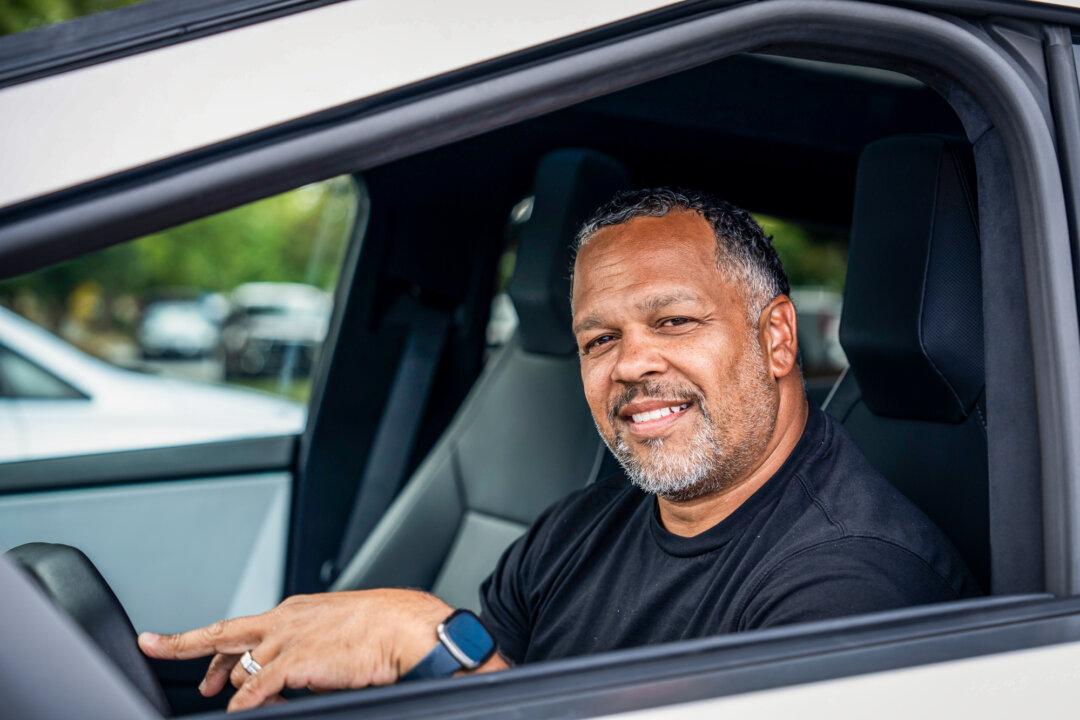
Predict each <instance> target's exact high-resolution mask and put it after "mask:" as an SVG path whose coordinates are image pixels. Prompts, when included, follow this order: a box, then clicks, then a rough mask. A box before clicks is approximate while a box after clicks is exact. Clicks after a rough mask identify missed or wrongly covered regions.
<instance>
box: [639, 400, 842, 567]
mask: <svg viewBox="0 0 1080 720" xmlns="http://www.w3.org/2000/svg"><path fill="white" fill-rule="evenodd" d="M824 426H825V417H824V413H823V412H822V411H821V410H819V409H817V408H811V409H810V412H809V413H808V415H807V418H806V427H804V428H803V434H802V437H800V438H799V442H798V443H796V445H795V448H794V449H793V450H792V451H791V454H790V455H788V457H787V459H786V460H785V461H784V464H783V465H781V466H780V469H779V470H777V471H776V473H774V474H773V476H772V477H771V478H769V479H768V480H767V481H766V482H765V484H764V485H762V486H761V487H760V488H758V489H757V491H755V492H754V494H753V495H751V496H750V497H749V498H747V499H746V501H745V502H743V504H742V505H740V506H739V507H738V508H736V509H735V512H733V513H731V514H730V515H728V516H727V517H726V518H724V519H723V520H721V521H720V522H718V523H717V524H716V525H713V526H712V527H711V528H709V529H708V530H705V531H703V532H701V533H698V534H697V535H694V536H693V537H682V536H681V535H676V534H674V533H672V532H669V531H668V530H667V529H665V528H664V526H663V525H662V524H661V523H660V507H659V505H658V504H657V501H656V498H655V497H650V498H648V502H647V507H648V508H649V509H650V512H649V527H650V529H651V530H652V535H653V538H654V539H655V540H656V544H657V545H659V546H660V549H661V550H663V551H664V552H666V553H668V554H669V555H675V556H677V557H692V556H694V555H701V554H702V553H706V552H710V551H712V550H717V549H719V548H720V547H721V546H723V545H724V544H725V543H727V542H728V541H729V540H731V539H732V538H734V537H736V536H738V535H739V534H741V533H742V531H743V530H744V529H745V528H746V525H747V523H749V521H750V520H751V519H752V518H753V517H754V516H755V515H757V514H758V513H759V512H760V511H761V510H762V509H763V508H764V507H766V506H769V505H770V504H771V503H772V501H773V500H774V498H776V497H777V496H778V495H779V493H780V492H781V491H782V490H783V488H784V487H786V486H787V484H788V481H789V480H791V478H792V477H793V476H794V475H795V471H796V469H797V468H798V467H799V465H800V464H801V463H802V461H803V459H804V458H805V457H806V456H807V455H808V454H809V453H810V452H811V451H812V450H813V449H814V448H816V447H817V446H818V445H820V444H821V442H822V438H823V436H824Z"/></svg>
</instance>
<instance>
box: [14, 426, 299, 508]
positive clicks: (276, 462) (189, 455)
mask: <svg viewBox="0 0 1080 720" xmlns="http://www.w3.org/2000/svg"><path fill="white" fill-rule="evenodd" d="M295 448H296V437H295V436H292V435H286V436H278V437H262V438H251V439H244V440H229V441H226V442H215V443H202V444H198V445H180V446H176V447H161V448H147V449H145V450H128V451H124V452H110V453H98V454H96V455H76V456H72V457H61V458H46V459H41V460H23V461H20V462H10V463H0V494H6V493H16V492H35V491H39V490H56V489H60V488H73V487H87V486H95V487H96V486H100V485H112V484H116V483H131V482H142V481H157V480H165V479H176V478H193V477H207V476H216V475H238V474H242V473H249V472H266V471H271V470H283V471H290V470H291V466H292V460H293V455H294V452H295Z"/></svg>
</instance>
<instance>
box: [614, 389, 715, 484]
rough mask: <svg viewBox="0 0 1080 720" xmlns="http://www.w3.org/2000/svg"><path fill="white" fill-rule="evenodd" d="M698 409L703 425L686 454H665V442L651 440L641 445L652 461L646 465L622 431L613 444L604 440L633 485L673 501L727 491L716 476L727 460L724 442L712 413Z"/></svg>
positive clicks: (701, 424) (697, 405)
mask: <svg viewBox="0 0 1080 720" xmlns="http://www.w3.org/2000/svg"><path fill="white" fill-rule="evenodd" d="M695 407H697V408H698V410H700V411H701V415H702V417H701V420H702V421H701V422H699V424H698V429H697V431H696V432H695V434H694V437H693V439H692V440H691V441H690V443H688V447H689V450H687V451H685V452H664V440H665V439H664V438H649V439H648V440H645V441H643V442H642V443H641V444H642V445H643V446H644V447H645V448H647V449H648V452H649V455H650V456H651V457H650V458H649V459H648V460H647V461H646V462H642V461H641V460H640V459H639V458H638V456H637V455H635V454H634V451H633V450H631V449H630V446H629V445H627V442H626V438H625V437H624V436H623V434H622V433H621V432H619V431H618V430H616V431H615V440H614V442H613V443H609V442H608V441H607V439H606V438H605V439H604V442H605V443H607V446H608V448H609V449H610V450H611V453H612V454H613V455H614V456H615V459H616V460H618V461H619V464H620V465H622V467H623V470H625V471H626V474H627V476H628V477H629V478H630V481H631V482H633V483H634V484H635V485H637V486H638V487H639V488H641V489H642V490H644V491H645V492H647V493H650V494H652V495H660V496H662V497H665V498H668V499H671V500H692V499H694V498H697V497H701V496H703V495H707V494H709V493H712V492H716V491H719V490H722V489H724V485H725V482H724V479H723V478H719V477H717V476H716V470H717V465H718V464H719V463H720V458H722V457H723V456H724V454H723V452H722V447H721V445H720V441H719V439H718V438H717V437H716V434H715V433H714V432H713V428H712V419H711V418H710V417H709V414H708V411H707V410H705V407H704V406H703V405H702V404H701V403H696V404H695ZM601 437H603V434H601Z"/></svg>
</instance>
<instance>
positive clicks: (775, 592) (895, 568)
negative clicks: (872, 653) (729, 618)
mask: <svg viewBox="0 0 1080 720" xmlns="http://www.w3.org/2000/svg"><path fill="white" fill-rule="evenodd" d="M750 588H751V589H750V590H749V594H748V596H747V599H746V600H745V606H744V609H743V612H742V613H741V616H740V619H739V629H740V630H755V629H760V628H767V627H775V626H778V625H790V624H792V623H799V622H809V621H812V620H825V619H828V618H836V617H843V616H846V615H857V614H861V613H870V612H877V611H881V610H892V609H896V608H902V607H909V606H912V605H924V604H928V603H935V602H947V601H949V600H955V599H957V593H956V592H955V591H954V590H953V589H952V588H951V587H950V585H949V584H948V583H947V582H946V581H945V580H944V579H943V578H942V577H941V576H940V575H938V574H937V573H936V572H935V571H934V570H933V568H931V567H930V565H928V564H927V563H926V562H924V561H923V560H922V559H921V558H919V557H918V556H917V555H915V554H914V553H912V552H910V551H908V550H905V549H904V548H902V547H899V546H897V545H894V544H892V543H890V542H887V541H884V540H878V539H876V538H866V537H854V538H852V537H849V538H841V539H837V540H831V541H829V542H826V543H822V544H821V545H816V546H814V547H811V548H806V549H803V550H801V551H799V552H797V553H794V554H792V555H790V556H788V557H787V558H785V559H784V560H782V561H780V562H779V563H777V564H776V565H775V566H773V568H772V569H770V570H768V571H767V572H766V574H765V575H764V576H762V578H761V579H760V580H759V581H757V582H755V583H753V585H751V586H750Z"/></svg>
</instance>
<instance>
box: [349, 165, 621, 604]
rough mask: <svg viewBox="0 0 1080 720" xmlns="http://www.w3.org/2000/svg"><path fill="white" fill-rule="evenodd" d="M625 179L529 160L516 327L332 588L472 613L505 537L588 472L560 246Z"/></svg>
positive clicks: (601, 169) (594, 457)
mask: <svg viewBox="0 0 1080 720" xmlns="http://www.w3.org/2000/svg"><path fill="white" fill-rule="evenodd" d="M627 187H629V180H628V177H627V174H626V171H625V170H624V169H623V168H622V167H621V166H620V165H619V164H618V163H616V162H615V161H613V160H612V159H610V158H607V157H605V156H603V155H600V154H598V153H594V152H591V151H587V150H560V151H556V152H553V153H551V154H549V155H547V156H545V157H544V158H543V160H541V162H540V165H539V167H538V169H537V173H536V180H535V186H534V201H533V211H532V216H531V218H530V219H529V221H528V223H527V224H526V226H525V227H524V228H523V229H522V232H521V236H520V241H519V247H518V251H517V261H516V264H515V268H514V277H513V279H512V281H511V284H510V297H511V299H512V300H513V302H514V307H515V309H516V310H517V314H518V317H519V325H518V328H517V330H516V332H515V335H514V337H513V338H512V339H511V340H510V342H509V343H508V344H507V345H506V346H504V347H503V348H501V349H500V350H499V351H497V353H496V354H495V356H493V357H492V359H491V360H490V361H489V363H488V365H487V367H486V368H485V370H484V372H483V373H482V374H481V376H480V378H479V379H478V380H477V382H476V384H475V385H474V387H473V389H472V390H471V392H470V393H469V396H468V397H467V398H466V400H465V402H464V403H463V404H462V407H461V409H460V410H459V411H458V413H457V415H456V416H455V417H454V419H453V421H452V422H451V423H450V425H449V427H448V428H447V430H446V431H445V433H444V434H443V436H442V438H440V440H439V441H438V443H436V445H435V447H434V448H433V450H432V451H431V453H430V454H429V456H428V457H427V458H426V459H425V460H424V462H423V463H421V465H420V467H419V468H418V469H417V471H416V472H415V474H414V475H413V477H412V478H410V479H409V481H408V482H407V483H406V485H405V487H404V488H403V489H402V491H401V493H400V495H399V496H398V497H397V498H396V499H395V501H394V502H393V503H392V504H391V506H390V507H389V509H388V510H387V512H386V514H385V515H384V516H383V517H382V519H381V520H380V521H379V523H378V524H377V525H376V527H375V528H374V530H373V531H372V533H371V535H370V536H369V537H368V538H367V539H366V541H365V542H364V544H363V545H362V546H361V548H360V550H359V551H358V552H357V554H356V555H355V556H354V557H353V558H352V560H351V561H350V562H349V563H348V565H347V566H346V567H345V569H344V571H343V572H342V574H341V576H340V577H339V578H338V580H337V582H335V583H334V586H333V589H336V590H342V589H355V588H370V587H386V586H397V587H401V586H405V587H419V588H425V589H429V590H431V591H433V592H434V593H435V594H437V595H439V596H440V597H442V598H443V599H444V600H446V601H447V602H448V603H450V604H451V605H454V606H455V607H466V608H472V609H477V608H478V607H479V595H478V592H477V590H478V588H479V585H480V583H481V582H482V581H483V579H484V578H485V577H486V576H487V575H488V574H489V573H490V572H491V570H492V569H493V568H494V567H495V563H496V561H497V560H498V558H499V556H500V555H501V554H502V552H503V551H504V550H505V549H506V547H508V546H509V545H510V543H511V542H513V541H514V540H515V539H516V538H517V537H518V536H519V535H521V534H522V533H523V532H524V531H525V529H526V528H527V527H528V526H529V525H530V524H531V523H532V521H533V520H534V519H535V518H536V517H537V515H539V513H540V512H541V511H542V510H543V509H544V508H546V507H547V506H548V505H550V504H551V503H553V502H555V501H556V500H558V499H559V498H561V497H562V496H564V495H566V494H567V493H569V492H571V491H573V490H576V489H578V488H580V487H583V486H585V485H586V484H588V483H589V482H591V481H593V480H594V479H595V478H596V475H597V474H598V472H599V471H600V467H601V465H602V463H603V460H604V456H605V449H604V446H603V443H602V442H601V441H600V439H599V435H598V434H597V432H596V429H595V427H594V425H593V421H592V417H591V415H590V414H589V409H588V406H587V405H586V403H585V399H584V393H583V392H582V388H581V378H580V374H579V370H578V360H577V353H576V345H575V343H574V338H573V335H572V334H571V333H570V304H569V293H570V286H569V270H570V262H571V252H570V245H571V242H572V240H573V236H574V233H575V231H576V230H577V228H578V226H579V225H580V224H581V223H582V222H584V220H585V219H587V216H588V215H589V214H590V213H591V212H592V211H593V210H594V209H595V208H596V207H598V206H599V205H600V204H601V203H603V202H604V201H606V200H608V199H610V198H611V196H612V195H614V193H615V192H616V191H618V190H622V189H626V188H627Z"/></svg>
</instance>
